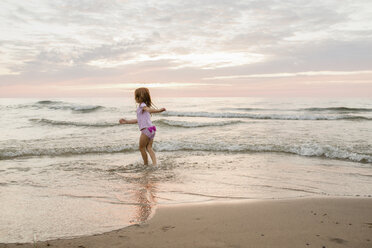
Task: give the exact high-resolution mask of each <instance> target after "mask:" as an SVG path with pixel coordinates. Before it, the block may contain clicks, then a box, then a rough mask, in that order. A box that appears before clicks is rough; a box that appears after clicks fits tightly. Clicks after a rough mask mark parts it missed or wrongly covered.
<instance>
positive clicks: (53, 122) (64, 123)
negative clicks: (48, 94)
mask: <svg viewBox="0 0 372 248" xmlns="http://www.w3.org/2000/svg"><path fill="white" fill-rule="evenodd" d="M29 121H31V122H34V123H39V124H46V125H52V126H75V127H113V126H118V125H120V124H119V123H108V122H102V123H86V122H75V121H56V120H50V119H44V118H42V119H29Z"/></svg>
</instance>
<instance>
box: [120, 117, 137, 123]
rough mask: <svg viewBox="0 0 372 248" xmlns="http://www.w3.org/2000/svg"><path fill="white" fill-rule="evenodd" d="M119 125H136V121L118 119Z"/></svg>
mask: <svg viewBox="0 0 372 248" xmlns="http://www.w3.org/2000/svg"><path fill="white" fill-rule="evenodd" d="M119 123H120V124H136V123H137V119H133V120H126V119H124V118H123V119H120V120H119Z"/></svg>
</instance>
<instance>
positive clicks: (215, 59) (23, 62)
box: [0, 0, 372, 97]
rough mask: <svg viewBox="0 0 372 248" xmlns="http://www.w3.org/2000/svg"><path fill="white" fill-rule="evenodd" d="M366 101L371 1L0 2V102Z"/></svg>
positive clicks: (370, 91) (371, 78) (371, 75)
mask: <svg viewBox="0 0 372 248" xmlns="http://www.w3.org/2000/svg"><path fill="white" fill-rule="evenodd" d="M137 87H149V88H150V90H151V92H152V93H153V94H155V95H156V96H166V97H184V96H185V97H189V96H195V97H218V96H226V97H234V96H238V97H246V96H247V97H249V96H252V97H307V96H309V97H371V96H372V1H370V0H352V1H351V0H321V1H320V0H314V1H308V0H287V1H284V0H282V1H280V0H242V1H239V0H199V1H195V0H186V1H185V0H182V1H179V0H156V1H152V0H143V1H138V0H137V1H132V0H110V1H107V0H63V1H57V0H27V1H16V0H1V2H0V97H75V96H76V97H81V96H84V97H95V96H97V97H120V96H128V95H129V94H130V95H132V94H133V89H135V88H137Z"/></svg>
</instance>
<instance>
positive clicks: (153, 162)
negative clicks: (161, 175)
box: [146, 139, 156, 165]
mask: <svg viewBox="0 0 372 248" xmlns="http://www.w3.org/2000/svg"><path fill="white" fill-rule="evenodd" d="M153 141H154V140H153V139H150V141H149V143H148V144H147V146H146V148H147V151H148V152H149V154H150V157H151V160H152V164H153V165H156V156H155V152H154V150H152V142H153Z"/></svg>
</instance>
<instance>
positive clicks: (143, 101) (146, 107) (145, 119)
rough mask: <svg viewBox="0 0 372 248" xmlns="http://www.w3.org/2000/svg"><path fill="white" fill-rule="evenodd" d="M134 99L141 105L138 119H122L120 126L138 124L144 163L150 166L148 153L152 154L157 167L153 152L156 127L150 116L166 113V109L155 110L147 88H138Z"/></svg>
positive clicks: (153, 162) (138, 109) (140, 148)
mask: <svg viewBox="0 0 372 248" xmlns="http://www.w3.org/2000/svg"><path fill="white" fill-rule="evenodd" d="M134 99H135V100H136V102H137V103H138V104H139V106H138V108H137V119H133V120H126V119H120V120H119V123H120V124H135V123H138V127H139V129H140V131H141V136H140V139H139V150H140V152H141V155H142V158H143V162H144V164H145V165H147V164H148V160H147V153H146V149H147V152H148V153H149V154H150V157H151V160H152V164H153V165H156V157H155V153H154V151H153V150H152V142H153V141H154V137H155V132H156V127H155V126H154V125H152V123H151V119H150V114H152V113H161V112H163V111H165V108H161V109H155V108H153V106H154V104H153V103H152V101H151V96H150V91H149V89H147V88H138V89H136V90H135V91H134Z"/></svg>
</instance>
